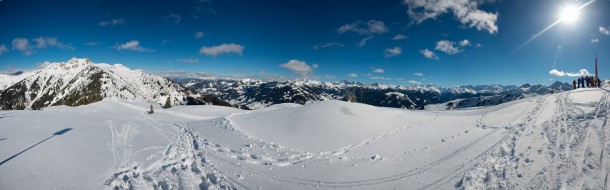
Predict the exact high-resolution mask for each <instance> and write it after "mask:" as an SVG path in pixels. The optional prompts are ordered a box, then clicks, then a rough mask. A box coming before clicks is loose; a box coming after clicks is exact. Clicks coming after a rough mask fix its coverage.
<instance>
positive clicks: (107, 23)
mask: <svg viewBox="0 0 610 190" xmlns="http://www.w3.org/2000/svg"><path fill="white" fill-rule="evenodd" d="M121 24H125V19H123V18H116V19H112V20H110V21H101V22H100V23H99V25H100V26H117V25H121Z"/></svg>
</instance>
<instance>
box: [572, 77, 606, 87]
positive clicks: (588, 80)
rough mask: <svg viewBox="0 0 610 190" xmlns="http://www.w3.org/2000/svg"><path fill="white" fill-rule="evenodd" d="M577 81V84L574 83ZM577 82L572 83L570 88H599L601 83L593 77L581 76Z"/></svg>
mask: <svg viewBox="0 0 610 190" xmlns="http://www.w3.org/2000/svg"><path fill="white" fill-rule="evenodd" d="M577 80H578V83H577V82H576V81H577ZM577 80H574V81H572V86H574V89H576V88H591V87H599V86H601V81H600V80H598V79H596V78H595V77H593V76H583V77H580V78H578V79H577ZM577 85H578V86H577Z"/></svg>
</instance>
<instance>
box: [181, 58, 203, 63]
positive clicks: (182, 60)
mask: <svg viewBox="0 0 610 190" xmlns="http://www.w3.org/2000/svg"><path fill="white" fill-rule="evenodd" d="M176 61H177V62H183V63H197V62H199V59H198V58H192V57H191V58H187V59H176Z"/></svg>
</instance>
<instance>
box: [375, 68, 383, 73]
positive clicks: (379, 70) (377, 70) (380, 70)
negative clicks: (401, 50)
mask: <svg viewBox="0 0 610 190" xmlns="http://www.w3.org/2000/svg"><path fill="white" fill-rule="evenodd" d="M373 72H375V73H383V72H384V70H383V69H379V68H377V69H374V70H373Z"/></svg>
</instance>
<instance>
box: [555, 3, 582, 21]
mask: <svg viewBox="0 0 610 190" xmlns="http://www.w3.org/2000/svg"><path fill="white" fill-rule="evenodd" d="M579 15H580V11H579V10H578V7H576V6H567V7H565V8H564V9H563V10H562V11H561V15H560V16H561V21H563V22H567V23H572V22H574V21H575V20H577V19H578V16H579Z"/></svg>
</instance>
